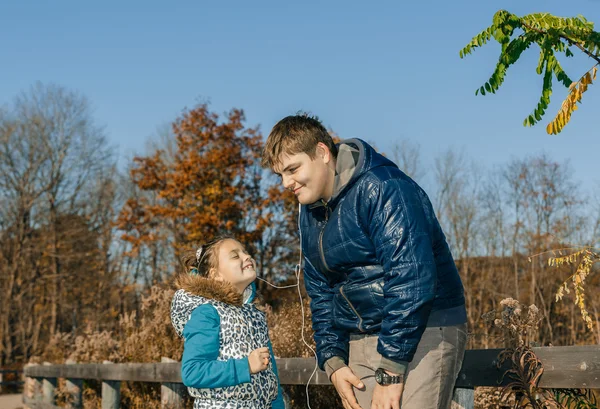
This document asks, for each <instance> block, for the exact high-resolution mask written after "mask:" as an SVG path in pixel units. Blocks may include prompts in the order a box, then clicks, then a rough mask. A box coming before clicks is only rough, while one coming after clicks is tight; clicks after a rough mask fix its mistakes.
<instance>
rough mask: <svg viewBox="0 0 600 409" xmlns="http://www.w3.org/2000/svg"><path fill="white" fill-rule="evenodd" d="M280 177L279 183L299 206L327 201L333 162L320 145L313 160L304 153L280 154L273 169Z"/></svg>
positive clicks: (330, 187)
mask: <svg viewBox="0 0 600 409" xmlns="http://www.w3.org/2000/svg"><path fill="white" fill-rule="evenodd" d="M273 170H274V171H275V173H277V174H278V175H280V176H281V183H282V184H283V187H284V188H285V189H288V190H290V191H292V192H294V194H295V195H296V197H297V198H298V201H299V202H300V203H301V204H305V205H306V204H311V203H314V202H316V201H318V200H321V199H323V200H329V199H330V198H331V195H332V192H333V183H334V179H335V162H334V160H333V158H332V155H331V152H330V151H329V149H327V147H326V146H325V145H323V144H321V143H319V144H318V145H317V148H316V153H315V157H314V159H311V158H310V156H308V154H306V153H297V154H291V155H290V154H286V153H282V154H281V156H280V157H279V163H278V164H277V165H276V166H275V168H274V169H273Z"/></svg>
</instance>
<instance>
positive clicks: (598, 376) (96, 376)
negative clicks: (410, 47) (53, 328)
mask: <svg viewBox="0 0 600 409" xmlns="http://www.w3.org/2000/svg"><path fill="white" fill-rule="evenodd" d="M533 350H534V352H535V354H536V355H537V357H538V358H539V359H540V360H541V361H542V364H543V365H544V374H543V376H542V377H541V379H540V384H539V386H540V387H543V388H590V389H597V388H600V346H596V345H594V346H573V347H543V348H534V349H533ZM500 351H501V350H499V349H487V350H469V351H467V352H466V354H465V359H464V361H463V366H462V370H461V372H460V374H459V376H458V379H457V382H456V388H457V389H456V392H455V401H456V402H457V403H459V405H460V406H462V407H464V408H465V409H466V408H472V407H473V388H475V387H478V386H501V385H504V384H506V383H507V382H509V381H510V380H509V379H503V380H502V375H503V373H504V371H505V370H506V369H508V368H507V367H504V368H500V369H499V368H497V364H496V363H497V357H498V354H499V352H500ZM314 364H315V362H314V359H311V358H282V359H277V368H278V371H279V376H280V381H281V384H282V385H303V384H306V383H307V382H308V380H309V378H310V375H311V374H312V372H313V370H314ZM180 365H181V364H180V363H179V362H174V361H172V360H169V359H166V358H163V362H161V363H148V364H139V363H130V364H114V363H104V364H65V365H29V366H26V368H25V370H24V371H25V376H26V377H27V378H26V379H27V380H29V382H31V383H32V385H31V388H30V389H31V390H32V393H30V394H29V396H27V394H25V393H24V402H25V403H26V405H27V406H29V407H30V408H31V409H48V408H57V406H55V388H56V379H57V378H64V379H66V380H67V390H68V391H69V393H70V394H71V395H72V399H71V402H72V403H71V407H72V408H73V409H77V408H81V407H82V401H81V392H82V388H81V384H82V381H83V380H84V379H93V380H98V381H102V408H103V409H117V408H118V407H119V399H120V383H121V382H123V381H133V382H156V383H160V384H161V402H162V406H163V407H165V408H167V407H169V408H180V407H182V405H183V399H184V396H185V394H186V391H185V388H184V387H183V385H182V384H181V373H180V368H181V367H180ZM311 384H312V385H328V384H330V382H329V380H328V379H327V375H326V374H325V373H324V372H322V371H320V370H319V371H317V373H316V375H315V376H314V377H313V378H312V380H311ZM26 389H27V388H26Z"/></svg>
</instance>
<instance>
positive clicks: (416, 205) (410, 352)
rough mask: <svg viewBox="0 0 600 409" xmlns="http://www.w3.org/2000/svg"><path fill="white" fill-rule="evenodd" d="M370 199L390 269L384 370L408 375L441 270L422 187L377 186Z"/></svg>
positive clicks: (381, 253) (382, 341)
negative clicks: (409, 365) (437, 266)
mask: <svg viewBox="0 0 600 409" xmlns="http://www.w3.org/2000/svg"><path fill="white" fill-rule="evenodd" d="M367 203H368V207H369V211H368V214H369V222H368V226H369V230H370V231H369V234H370V237H371V240H372V241H373V244H374V245H375V249H376V254H377V258H378V260H379V262H380V263H381V265H382V266H383V268H384V271H385V284H384V287H383V292H384V296H385V301H386V305H385V307H384V310H383V313H384V317H383V322H382V324H381V332H380V334H379V341H378V346H377V352H379V353H380V354H381V355H382V356H383V358H382V361H381V367H382V368H384V369H387V370H390V371H393V372H397V373H404V372H405V371H406V366H407V364H408V362H410V361H412V359H413V356H414V354H415V351H416V349H417V345H418V343H419V342H420V340H421V336H422V335H423V332H424V330H425V327H426V325H427V319H428V317H429V313H430V311H431V306H432V304H433V299H434V296H435V286H436V280H437V269H436V265H435V258H434V254H433V248H432V242H431V235H430V232H429V223H428V221H427V213H426V212H427V211H428V209H425V207H424V205H423V201H422V197H420V192H419V191H418V189H417V188H416V187H415V186H414V185H413V184H411V183H410V182H407V181H403V180H398V179H391V180H387V181H385V182H382V183H380V184H379V185H378V186H377V189H372V190H371V192H370V193H369V199H368V202H367ZM365 213H367V212H365ZM365 222H366V221H365Z"/></svg>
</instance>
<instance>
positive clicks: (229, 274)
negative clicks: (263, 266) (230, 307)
mask: <svg viewBox="0 0 600 409" xmlns="http://www.w3.org/2000/svg"><path fill="white" fill-rule="evenodd" d="M217 266H218V268H217V269H216V271H213V272H212V273H213V277H214V278H215V280H222V281H227V282H229V283H230V284H232V285H233V286H234V287H235V288H237V289H238V290H239V292H240V293H243V292H244V290H245V289H246V287H248V285H250V283H252V282H253V281H254V280H255V279H256V262H255V261H254V259H253V258H252V257H251V256H250V255H249V254H248V253H247V252H246V249H244V246H242V244H241V243H240V242H238V241H237V240H233V239H226V240H224V241H223V242H221V243H220V245H219V252H218V264H217Z"/></svg>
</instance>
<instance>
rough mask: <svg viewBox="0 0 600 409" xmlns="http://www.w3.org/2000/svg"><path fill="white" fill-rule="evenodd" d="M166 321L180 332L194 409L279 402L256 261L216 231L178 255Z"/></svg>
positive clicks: (254, 408)
mask: <svg viewBox="0 0 600 409" xmlns="http://www.w3.org/2000/svg"><path fill="white" fill-rule="evenodd" d="M182 262H183V265H184V272H183V274H181V275H180V276H179V278H178V280H177V286H178V287H179V288H180V289H179V290H178V291H177V292H176V293H175V295H174V297H173V302H172V304H171V321H172V323H173V326H174V327H175V331H176V332H177V334H178V335H179V336H181V337H183V338H184V350H183V358H182V362H181V378H182V380H183V383H184V384H185V385H186V386H187V387H188V392H189V394H190V395H191V396H193V397H194V398H195V401H194V409H209V408H222V409H242V408H244V409H269V408H273V409H283V408H284V401H283V396H282V392H281V387H280V386H279V378H278V375H277V367H276V365H275V360H274V357H273V351H272V347H271V341H270V339H269V332H268V328H267V322H266V318H265V314H264V313H263V312H261V311H259V310H258V309H257V308H256V307H255V306H254V305H253V304H252V301H253V300H254V294H255V291H256V286H255V285H254V280H255V279H256V264H255V261H254V260H253V259H252V257H250V255H249V254H248V253H247V252H246V250H245V249H244V246H242V245H241V244H240V243H239V242H238V241H236V240H234V239H232V238H217V239H214V240H212V241H210V242H208V243H207V244H205V245H203V246H201V247H200V248H199V249H198V250H197V251H196V253H195V254H188V255H185V256H184V257H183V259H182Z"/></svg>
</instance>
